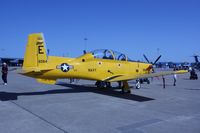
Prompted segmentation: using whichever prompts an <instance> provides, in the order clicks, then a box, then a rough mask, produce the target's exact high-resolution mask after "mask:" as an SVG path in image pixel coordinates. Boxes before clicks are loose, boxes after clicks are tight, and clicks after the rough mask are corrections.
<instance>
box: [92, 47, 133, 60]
mask: <svg viewBox="0 0 200 133" xmlns="http://www.w3.org/2000/svg"><path fill="white" fill-rule="evenodd" d="M90 53H92V54H93V55H94V58H99V59H110V60H120V61H127V60H130V59H129V58H128V57H127V56H126V55H125V54H122V53H120V52H117V51H112V50H108V49H98V50H94V51H91V52H90Z"/></svg>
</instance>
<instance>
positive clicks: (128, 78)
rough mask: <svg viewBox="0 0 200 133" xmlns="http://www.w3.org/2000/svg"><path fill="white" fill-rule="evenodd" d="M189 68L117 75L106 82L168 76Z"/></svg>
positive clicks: (181, 72)
mask: <svg viewBox="0 0 200 133" xmlns="http://www.w3.org/2000/svg"><path fill="white" fill-rule="evenodd" d="M187 72H188V71H187V70H179V71H162V72H158V73H150V74H143V75H141V74H138V75H115V76H112V77H109V78H107V79H105V80H104V81H106V82H117V81H128V80H134V79H140V78H151V77H159V76H166V75H172V74H184V73H187Z"/></svg>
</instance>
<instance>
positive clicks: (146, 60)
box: [143, 54, 150, 63]
mask: <svg viewBox="0 0 200 133" xmlns="http://www.w3.org/2000/svg"><path fill="white" fill-rule="evenodd" d="M143 56H144V58H145V60H146V61H147V62H148V63H150V62H149V60H148V58H147V57H146V55H145V54H143Z"/></svg>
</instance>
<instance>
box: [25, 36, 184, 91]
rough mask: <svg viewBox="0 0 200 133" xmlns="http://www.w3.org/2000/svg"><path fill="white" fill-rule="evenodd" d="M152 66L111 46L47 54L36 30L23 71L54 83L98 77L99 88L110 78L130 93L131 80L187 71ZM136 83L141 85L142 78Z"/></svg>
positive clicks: (38, 79) (106, 83) (43, 81)
mask: <svg viewBox="0 0 200 133" xmlns="http://www.w3.org/2000/svg"><path fill="white" fill-rule="evenodd" d="M152 69H153V65H152V64H151V63H141V62H135V61H132V60H130V59H129V58H128V57H127V56H126V55H125V54H122V53H119V52H116V51H113V50H108V49H101V50H94V51H91V52H88V53H86V54H83V55H81V56H80V57H78V58H66V57H57V56H47V54H46V48H45V42H44V38H43V34H41V33H36V34H30V35H29V37H28V43H27V46H26V53H25V56H24V63H23V73H22V74H23V75H26V76H29V77H33V78H36V79H37V81H39V82H41V83H47V84H55V83H56V80H57V79H61V78H77V79H87V80H95V81H97V82H96V86H97V87H100V88H102V87H109V86H110V82H120V83H121V82H122V83H123V87H122V91H123V92H129V93H130V87H129V85H128V82H127V81H128V80H136V79H140V78H149V77H155V76H164V75H170V74H175V73H176V74H182V73H185V72H187V71H164V72H159V73H152ZM137 81H138V80H137ZM136 87H137V88H139V87H140V83H139V82H137V83H136Z"/></svg>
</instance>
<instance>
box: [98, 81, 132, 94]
mask: <svg viewBox="0 0 200 133" xmlns="http://www.w3.org/2000/svg"><path fill="white" fill-rule="evenodd" d="M118 83H119V88H120V89H121V90H122V93H131V90H130V87H129V84H128V82H127V81H119V82H118ZM121 84H122V86H121ZM95 85H96V86H97V87H98V88H112V86H111V83H110V82H104V81H97V82H96V83H95Z"/></svg>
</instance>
